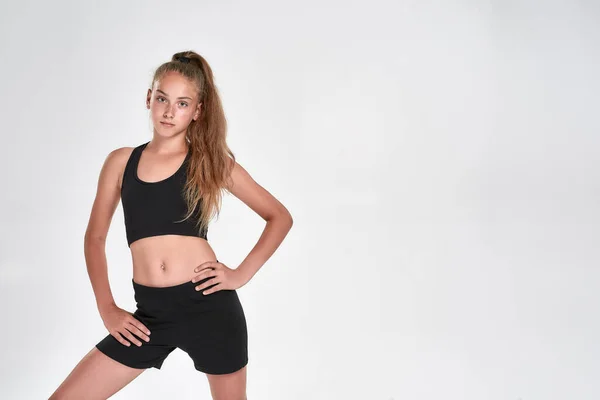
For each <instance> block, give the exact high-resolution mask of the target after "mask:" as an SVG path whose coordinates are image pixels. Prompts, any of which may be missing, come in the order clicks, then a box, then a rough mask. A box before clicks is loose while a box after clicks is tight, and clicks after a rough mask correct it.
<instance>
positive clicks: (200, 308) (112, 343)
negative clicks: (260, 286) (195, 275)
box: [96, 277, 248, 374]
mask: <svg viewBox="0 0 600 400" xmlns="http://www.w3.org/2000/svg"><path fill="white" fill-rule="evenodd" d="M208 279H212V277H209V278H206V279H203V280H201V281H199V282H196V283H194V282H192V281H187V282H184V283H182V284H179V285H175V286H167V287H151V286H144V285H140V284H138V283H136V282H134V281H133V279H132V281H131V282H132V284H133V288H134V292H135V300H136V304H137V309H136V311H135V312H134V313H133V316H134V317H135V318H136V319H138V320H139V321H141V322H142V323H143V324H144V325H145V326H146V327H147V328H148V329H149V330H150V335H149V338H150V341H149V342H146V341H145V340H143V339H141V338H139V337H138V339H139V340H140V341H141V342H142V345H141V346H139V347H138V346H137V345H136V344H133V343H131V344H130V345H129V346H125V345H123V344H121V343H120V342H119V341H118V340H117V339H115V338H114V337H113V336H112V335H110V334H109V335H107V336H106V337H105V338H104V339H102V340H101V341H100V342H98V343H97V344H96V348H97V349H98V350H100V351H101V352H102V353H104V354H106V355H107V356H109V357H110V358H112V359H113V360H116V361H118V362H120V363H121V364H124V365H127V366H129V367H132V368H143V369H145V368H152V367H154V368H156V369H160V368H161V366H162V364H163V362H164V361H165V359H166V358H167V356H168V355H169V354H170V353H171V352H172V351H173V350H175V349H176V348H179V349H181V350H183V351H184V352H186V353H187V354H188V355H189V356H190V357H191V359H192V360H193V362H194V367H195V368H196V369H197V370H198V371H201V372H204V373H207V374H228V373H232V372H235V371H237V370H239V369H240V368H242V367H244V366H245V365H246V364H247V363H248V330H247V325H246V317H245V315H244V310H243V308H242V304H241V302H240V300H239V297H238V294H237V292H236V291H235V290H218V291H216V292H214V293H210V294H207V295H205V294H203V293H202V291H197V290H196V289H195V287H196V286H198V285H201V284H202V283H204V282H206V281H207V280H208ZM210 287H211V286H209V287H208V288H210ZM208 288H207V289H208ZM205 290H206V289H205ZM125 340H127V338H125Z"/></svg>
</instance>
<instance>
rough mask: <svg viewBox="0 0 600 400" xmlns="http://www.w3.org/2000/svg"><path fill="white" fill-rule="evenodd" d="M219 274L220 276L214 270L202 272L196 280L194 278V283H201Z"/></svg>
mask: <svg viewBox="0 0 600 400" xmlns="http://www.w3.org/2000/svg"><path fill="white" fill-rule="evenodd" d="M218 274H219V272H218V271H214V270H212V269H207V270H206V271H204V272H201V273H199V274H198V275H196V276H195V277H194V278H192V282H194V283H196V282H199V281H201V280H202V279H206V278H210V277H213V276H217V275H218Z"/></svg>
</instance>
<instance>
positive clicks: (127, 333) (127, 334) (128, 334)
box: [121, 328, 142, 347]
mask: <svg viewBox="0 0 600 400" xmlns="http://www.w3.org/2000/svg"><path fill="white" fill-rule="evenodd" d="M121 335H123V336H125V337H126V338H127V339H129V341H130V342H131V343H133V344H135V345H137V346H138V347H139V346H141V345H142V342H140V341H139V340H137V339H136V338H135V336H133V335H132V334H131V332H129V331H128V330H127V328H123V330H122V331H121Z"/></svg>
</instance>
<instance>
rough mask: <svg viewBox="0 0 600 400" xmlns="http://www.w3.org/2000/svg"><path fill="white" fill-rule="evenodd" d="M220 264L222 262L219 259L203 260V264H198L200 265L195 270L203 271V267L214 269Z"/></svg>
mask: <svg viewBox="0 0 600 400" xmlns="http://www.w3.org/2000/svg"><path fill="white" fill-rule="evenodd" d="M219 264H221V263H220V262H218V261H206V262H203V263H202V264H200V265H198V266H197V267H196V268H195V269H194V272H200V271H202V270H203V269H205V268H212V269H214V268H216V267H217V266H218V265H219Z"/></svg>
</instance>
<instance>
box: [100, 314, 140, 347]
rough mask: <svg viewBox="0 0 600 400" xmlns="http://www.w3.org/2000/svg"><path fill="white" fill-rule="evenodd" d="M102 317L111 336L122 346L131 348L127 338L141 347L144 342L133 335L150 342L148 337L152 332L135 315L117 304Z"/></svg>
mask: <svg viewBox="0 0 600 400" xmlns="http://www.w3.org/2000/svg"><path fill="white" fill-rule="evenodd" d="M100 316H101V317H102V321H103V322H104V326H105V327H106V329H108V331H109V332H110V334H111V335H112V336H113V337H114V338H115V339H117V340H118V341H119V342H120V343H121V344H123V345H125V346H130V343H129V342H128V341H127V340H125V338H124V337H126V338H127V339H129V341H131V342H132V343H135V344H136V345H137V346H141V345H142V342H140V341H139V340H138V339H137V338H136V337H134V336H133V333H134V334H135V335H136V336H138V337H140V338H142V339H144V340H145V341H146V342H148V341H150V338H149V337H148V336H147V335H149V334H150V330H149V329H148V328H146V326H145V325H144V324H142V323H141V322H140V321H138V320H137V319H136V318H135V317H134V316H133V314H131V313H130V312H129V311H126V310H123V309H122V308H120V307H118V306H117V305H116V304H115V305H113V306H110V307H109V308H107V309H106V310H104V311H103V312H102V313H101V315H100ZM123 336H124V337H123Z"/></svg>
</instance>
